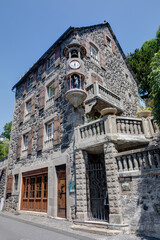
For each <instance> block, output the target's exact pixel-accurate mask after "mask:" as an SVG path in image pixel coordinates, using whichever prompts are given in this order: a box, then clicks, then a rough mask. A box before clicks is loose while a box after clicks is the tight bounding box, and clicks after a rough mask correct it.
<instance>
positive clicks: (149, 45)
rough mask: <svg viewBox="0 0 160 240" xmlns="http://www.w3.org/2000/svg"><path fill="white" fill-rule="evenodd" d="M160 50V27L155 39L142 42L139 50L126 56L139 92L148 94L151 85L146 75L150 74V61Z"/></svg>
mask: <svg viewBox="0 0 160 240" xmlns="http://www.w3.org/2000/svg"><path fill="white" fill-rule="evenodd" d="M159 49H160V27H159V29H158V31H157V33H156V38H155V39H152V40H149V41H146V42H144V44H143V45H142V47H141V48H140V49H136V50H135V51H134V53H130V54H129V55H128V56H127V59H128V62H129V64H130V66H131V68H132V70H133V72H134V73H135V75H136V77H137V79H138V85H139V91H140V92H141V93H146V92H148V93H150V92H151V85H150V83H149V79H148V75H149V74H150V72H151V66H150V64H151V61H152V58H153V56H154V54H155V53H157V52H158V50H159Z"/></svg>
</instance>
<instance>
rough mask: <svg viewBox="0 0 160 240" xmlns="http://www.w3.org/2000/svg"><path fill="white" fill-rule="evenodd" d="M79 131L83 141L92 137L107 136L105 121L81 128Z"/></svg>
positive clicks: (98, 121) (94, 122)
mask: <svg viewBox="0 0 160 240" xmlns="http://www.w3.org/2000/svg"><path fill="white" fill-rule="evenodd" d="M79 131H80V137H81V139H88V138H90V137H94V136H100V135H103V134H105V129H104V120H103V119H102V120H97V121H93V122H91V123H88V124H85V126H82V127H80V129H79Z"/></svg>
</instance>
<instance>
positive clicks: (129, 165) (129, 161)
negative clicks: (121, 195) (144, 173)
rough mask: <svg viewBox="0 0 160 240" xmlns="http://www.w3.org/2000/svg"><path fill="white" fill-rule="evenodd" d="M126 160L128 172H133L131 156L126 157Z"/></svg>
mask: <svg viewBox="0 0 160 240" xmlns="http://www.w3.org/2000/svg"><path fill="white" fill-rule="evenodd" d="M127 158H128V167H129V171H132V170H133V163H132V159H131V155H129V156H127Z"/></svg>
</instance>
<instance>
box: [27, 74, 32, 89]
mask: <svg viewBox="0 0 160 240" xmlns="http://www.w3.org/2000/svg"><path fill="white" fill-rule="evenodd" d="M32 85H33V74H32V75H30V76H29V77H28V79H27V92H29V91H30V90H31V88H32Z"/></svg>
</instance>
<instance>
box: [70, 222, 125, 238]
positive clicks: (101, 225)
mask: <svg viewBox="0 0 160 240" xmlns="http://www.w3.org/2000/svg"><path fill="white" fill-rule="evenodd" d="M72 229H73V230H78V231H84V232H89V233H94V234H100V235H105V236H115V235H118V234H123V233H128V234H129V225H128V224H110V223H106V222H97V221H85V222H80V221H74V222H73V224H72Z"/></svg>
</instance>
